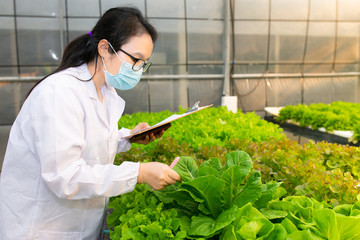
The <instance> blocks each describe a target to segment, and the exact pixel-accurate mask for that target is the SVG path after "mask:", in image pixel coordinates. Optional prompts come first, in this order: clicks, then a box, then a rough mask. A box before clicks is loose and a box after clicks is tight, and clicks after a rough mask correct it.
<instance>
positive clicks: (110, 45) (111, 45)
mask: <svg viewBox="0 0 360 240" xmlns="http://www.w3.org/2000/svg"><path fill="white" fill-rule="evenodd" d="M108 43H109V46H110V47H111V49H112V50H113V51H114V53H115V54H116V56H117V57H118V58H119V59H120V61H121V63H123V62H124V60H122V59H121V57H120V56H119V55H118V54H117V52H116V51H115V49H114V48H113V46H112V45H111V43H110V42H108Z"/></svg>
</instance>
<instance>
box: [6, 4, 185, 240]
mask: <svg viewBox="0 0 360 240" xmlns="http://www.w3.org/2000/svg"><path fill="white" fill-rule="evenodd" d="M156 38H157V33H156V30H155V29H154V28H153V27H152V26H151V25H150V24H149V23H148V22H147V21H146V20H144V18H143V16H142V15H141V13H140V12H139V11H138V10H137V9H133V8H114V9H110V10H108V11H107V12H106V13H105V14H104V15H103V16H102V17H101V18H100V20H99V21H98V23H97V24H96V26H95V27H94V29H93V30H92V31H91V32H89V33H88V34H84V35H82V36H80V37H78V38H77V39H75V40H73V41H72V42H71V43H69V45H68V46H67V47H66V49H65V51H64V54H63V59H62V62H61V64H60V66H59V67H58V69H57V70H56V71H55V73H53V74H50V75H49V76H47V77H46V78H44V79H43V80H42V81H41V82H40V83H39V84H38V85H37V86H36V87H35V88H33V90H32V91H31V93H30V94H29V96H28V98H27V99H26V101H25V103H24V105H23V106H22V109H21V111H20V113H19V115H18V116H17V119H16V120H15V122H14V124H13V126H12V129H11V132H10V136H9V142H8V145H7V150H6V154H5V159H4V163H3V168H2V173H1V182H0V194H1V195H0V197H1V200H0V237H1V239H3V240H9V239H16V240H20V239H51V240H54V239H74V240H79V239H96V238H97V237H98V236H99V233H100V229H101V226H102V219H103V216H104V209H105V206H106V204H107V201H108V200H107V199H108V197H111V196H116V195H119V194H124V193H126V192H129V191H132V190H133V189H134V187H135V185H136V183H146V184H148V185H149V186H151V187H152V188H153V189H155V190H159V189H162V188H164V187H165V186H167V185H169V184H174V183H175V182H176V181H179V180H180V177H179V175H178V174H177V173H176V172H175V171H173V170H172V169H171V168H170V167H169V166H167V165H165V164H162V163H156V162H152V163H141V164H139V163H135V162H124V163H123V164H121V165H120V166H115V165H113V164H112V163H113V160H114V157H115V154H116V153H117V152H121V151H127V150H129V149H130V147H131V144H130V143H129V142H128V141H127V140H125V139H123V138H122V137H124V136H126V135H129V134H130V133H133V132H136V131H139V130H141V129H143V128H146V127H148V126H149V125H148V124H147V123H140V124H138V125H137V126H136V127H135V128H134V129H133V130H131V131H130V130H128V129H124V128H122V129H120V130H118V126H117V122H118V120H119V118H120V116H121V115H122V113H123V111H124V105H125V103H124V100H122V99H121V98H120V97H119V96H118V95H117V94H116V91H115V89H114V87H115V88H118V89H122V90H127V89H130V88H132V87H134V86H135V85H136V84H137V83H138V82H139V80H140V77H141V74H142V72H143V71H146V69H147V68H148V67H149V66H150V64H151V63H150V62H148V59H149V58H150V56H151V53H152V51H153V44H154V42H155V40H156ZM162 133H163V132H162ZM162 133H161V134H160V135H159V136H154V135H151V136H147V137H146V138H145V139H143V140H141V141H139V142H138V143H142V144H147V143H149V142H150V141H153V140H154V139H155V138H156V137H161V135H162Z"/></svg>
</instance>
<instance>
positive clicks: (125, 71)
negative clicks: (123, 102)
mask: <svg viewBox="0 0 360 240" xmlns="http://www.w3.org/2000/svg"><path fill="white" fill-rule="evenodd" d="M109 44H110V43H109ZM110 46H111V45H110ZM111 48H112V47H111ZM114 52H115V51H114ZM115 54H116V56H117V57H118V58H119V60H120V61H121V62H122V63H121V67H120V69H119V73H118V74H116V75H112V74H111V73H109V72H108V71H107V69H106V66H105V62H104V59H103V58H101V60H102V61H103V64H104V68H105V71H104V72H105V81H106V83H107V84H108V85H110V86H112V87H114V88H117V89H119V90H129V89H132V88H133V87H135V86H136V85H137V84H138V83H139V81H140V78H141V76H142V71H141V70H139V71H134V70H133V69H132V64H130V63H128V62H125V61H122V60H121V58H120V57H119V55H117V53H116V52H115Z"/></svg>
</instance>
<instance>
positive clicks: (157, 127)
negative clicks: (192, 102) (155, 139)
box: [123, 104, 212, 142]
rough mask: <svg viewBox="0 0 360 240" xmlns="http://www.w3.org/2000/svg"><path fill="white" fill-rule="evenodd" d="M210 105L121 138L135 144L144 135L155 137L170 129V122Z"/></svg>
mask: <svg viewBox="0 0 360 240" xmlns="http://www.w3.org/2000/svg"><path fill="white" fill-rule="evenodd" d="M211 106H212V104H210V105H206V106H203V107H196V108H194V107H193V108H191V109H190V110H188V111H187V112H185V113H183V114H174V115H171V116H170V117H168V118H166V119H164V120H162V121H161V122H158V123H157V124H155V125H153V126H151V127H149V128H146V129H143V130H141V131H139V132H136V133H133V134H131V135H128V136H125V137H123V138H126V139H129V140H130V142H135V141H137V140H140V139H142V138H144V137H145V136H146V135H148V134H151V133H154V134H155V135H156V134H158V133H160V132H161V131H162V130H167V129H168V128H169V127H171V122H173V121H175V120H177V119H180V118H183V117H185V116H188V115H190V114H193V113H195V112H198V111H201V110H203V109H205V108H208V107H211Z"/></svg>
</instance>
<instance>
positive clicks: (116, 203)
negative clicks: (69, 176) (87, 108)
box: [0, 0, 360, 240]
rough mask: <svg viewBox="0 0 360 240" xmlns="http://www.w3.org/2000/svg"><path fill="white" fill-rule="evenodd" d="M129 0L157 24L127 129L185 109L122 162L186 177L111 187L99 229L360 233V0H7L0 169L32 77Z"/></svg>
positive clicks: (231, 234)
mask: <svg viewBox="0 0 360 240" xmlns="http://www.w3.org/2000/svg"><path fill="white" fill-rule="evenodd" d="M85 6H86V7H85ZM116 7H134V8H136V9H138V10H139V11H140V12H141V13H142V15H143V16H144V18H145V19H146V20H147V21H148V22H149V23H150V24H152V26H154V28H155V29H156V31H157V33H158V37H157V40H156V42H155V43H154V45H153V50H152V52H151V56H150V58H149V59H148V61H150V62H151V63H152V64H151V67H150V68H149V69H148V70H147V71H146V72H144V73H142V77H141V81H140V82H139V83H138V84H137V85H136V86H135V87H134V88H132V89H129V90H124V89H116V92H117V94H118V95H119V96H120V97H121V98H122V99H123V100H124V101H125V108H124V110H123V114H122V115H121V114H120V115H121V117H120V119H119V120H118V122H117V123H118V129H122V128H126V129H135V127H136V126H137V124H138V123H141V122H146V123H148V124H149V126H151V127H150V128H153V127H154V126H155V124H157V123H159V122H161V121H163V120H164V121H165V120H166V119H169V117H170V118H172V117H175V120H173V119H172V120H171V122H166V121H165V123H166V124H165V125H161V124H160V126H165V127H166V128H165V129H164V132H163V133H161V134H163V135H162V136H161V138H159V139H156V140H155V141H153V142H152V141H150V140H149V141H150V143H148V144H139V142H136V141H135V140H134V141H131V140H129V139H128V140H127V141H128V142H131V143H132V144H131V149H130V150H128V151H126V152H119V153H117V154H116V156H115V158H114V159H113V160H112V161H113V165H117V166H120V165H122V164H123V163H124V162H128V161H129V162H137V163H138V162H140V163H149V162H161V163H165V164H167V165H170V164H171V163H172V162H173V160H174V159H177V161H178V162H177V163H176V165H175V166H174V167H173V168H172V170H173V171H175V172H176V173H177V174H179V176H180V177H181V179H182V182H179V181H178V182H177V183H176V184H171V185H169V186H167V187H165V188H164V189H162V190H161V191H156V190H154V189H156V188H154V187H153V188H152V187H151V186H150V187H149V184H136V187H134V190H133V191H130V192H128V193H126V194H116V195H112V196H111V197H110V202H109V204H108V210H107V212H106V217H105V218H104V220H103V222H102V226H101V231H100V232H101V234H100V235H101V236H100V237H99V238H98V239H230V240H231V239H263V240H266V239H344V240H345V239H360V167H359V166H360V1H358V0H116V1H115V0H76V1H75V0H32V1H27V0H1V2H0V32H1V34H0V41H1V43H2V44H1V46H0V53H1V56H2V58H1V59H0V98H1V102H0V177H1V176H2V175H3V174H4V173H5V170H4V169H3V168H2V167H1V166H2V165H3V161H4V157H5V153H6V151H7V147H8V145H9V144H10V142H13V141H11V139H10V137H9V136H10V130H12V127H13V124H14V122H15V120H16V119H17V117H18V116H19V115H20V113H21V110H22V107H23V106H25V103H26V100H27V98H28V97H30V96H31V95H29V92H30V90H31V89H32V88H33V87H34V86H35V84H37V83H39V82H40V80H42V79H43V78H44V77H45V76H48V75H49V74H52V73H53V72H54V71H55V70H56V69H57V68H58V66H59V64H60V63H61V60H62V57H63V52H64V50H65V49H66V47H67V45H68V44H69V43H71V42H72V41H73V40H74V39H76V38H77V37H78V36H80V35H84V34H88V35H89V38H90V39H91V38H92V34H94V31H93V32H91V31H92V30H93V28H94V26H95V24H96V23H97V22H98V20H99V19H100V18H101V16H103V15H104V14H105V12H107V10H109V9H111V8H116ZM89 31H90V32H89ZM94 36H95V35H94ZM99 44H100V43H99ZM121 51H123V50H121ZM115 53H116V52H115ZM122 54H123V53H122ZM132 59H134V58H133V57H132ZM135 59H137V58H135ZM120 60H121V59H120ZM140 60H141V59H140ZM121 61H122V60H121ZM143 61H144V60H143ZM103 62H104V60H103ZM100 63H101V61H100V62H99V64H100ZM104 66H105V65H104ZM133 66H135V63H134V65H133ZM106 71H107V70H106ZM105 76H106V75H105ZM38 86H41V85H38ZM37 88H38V87H36V88H34V89H37ZM115 88H116V87H115ZM39 108H40V107H39ZM119 108H120V107H119ZM60 109H62V108H60ZM75 110H76V109H74V110H73V111H72V112H73V113H74V111H75ZM64 114H67V113H64ZM190 114H191V115H190ZM75 115H76V113H75ZM188 115H189V116H188ZM38 119H40V120H39V121H40V123H37V124H43V125H44V126H47V123H46V121H47V120H48V119H45V118H43V119H42V118H41V117H40V116H39V117H38ZM59 119H63V117H61V118H60V117H59ZM71 119H72V118H71ZM59 121H60V120H59ZM69 121H70V120H69ZM69 121H67V122H65V123H69ZM65 123H64V124H65ZM14 125H15V124H14ZM18 125H21V124H18ZM170 125H171V127H170V128H168V127H169V126H170ZM22 127H24V128H25V129H33V130H32V131H34V132H35V135H36V127H35V126H32V125H28V126H22ZM72 128H73V127H72ZM167 128H168V129H167ZM160 130H161V128H160ZM17 131H19V130H17ZM29 131H30V130H29ZM14 132H15V130H14ZM25 132H27V131H25V130H20V132H19V133H17V134H20V135H19V136H20V138H21V137H23V138H24V139H25V138H26V136H25V135H22V134H25ZM157 133H159V132H157ZM49 134H52V133H49ZM161 134H160V135H161ZM14 135H15V133H14ZM60 135H61V134H60ZM145 136H150V135H145ZM38 137H40V135H39V136H37V135H36V136H35V137H34V141H35V143H36V144H38V143H39V141H40V140H38V139H37V138H38ZM26 139H27V138H26ZM144 139H145V138H144ZM74 141H75V140H74ZM104 141H105V140H104ZM109 141H110V140H109ZM94 142H95V141H94ZM40 143H41V142H40ZM14 144H16V143H15V140H14ZM31 144H32V143H31ZM11 146H12V145H11ZM46 146H51V144H45V145H44V147H46ZM37 147H39V148H42V146H41V145H40V146H38V145H37ZM12 148H13V147H11V148H9V149H10V150H11V149H12ZM10 150H8V151H10ZM30 151H31V150H30ZM39 151H40V150H39ZM49 151H50V150H49ZM54 151H55V150H54ZM15 155H16V154H15ZM9 156H10V154H9ZM25 157H26V156H25ZM177 157H179V158H177ZM5 159H6V158H5ZM8 160H10V161H11V159H10V157H9V159H8ZM10 161H9V162H10ZM38 161H40V160H38ZM41 161H44V160H41ZM91 161H92V160H91ZM4 162H5V161H4ZM10 165H11V164H10V163H9V164H7V166H8V168H10ZM24 167H27V168H29V167H30V168H31V166H30V165H29V164H27V165H26V166H24ZM171 167H172V166H171ZM4 181H5V180H4ZM4 184H5V183H4ZM0 190H1V185H0ZM74 194H76V193H74ZM106 197H109V196H106ZM4 217H5V216H4ZM4 217H3V218H1V217H0V239H2V238H1V237H2V235H1V231H2V228H1V227H3V226H5V225H3V226H1V219H5V218H4ZM4 229H5V227H4ZM4 231H5V230H4ZM5 236H6V235H4V237H3V238H4V240H5V239H8V238H6V237H5ZM44 236H45V235H44ZM84 236H85V235H84ZM14 239H15V238H14ZM34 239H42V238H34ZM48 239H52V238H48ZM53 239H57V238H53ZM59 239H63V238H59ZM69 239H70V238H69ZM71 239H73V238H71ZM74 239H96V237H95V238H91V237H89V238H86V237H81V238H74Z"/></svg>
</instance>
